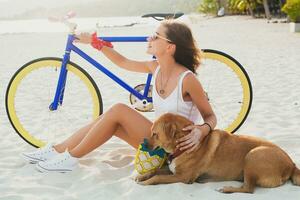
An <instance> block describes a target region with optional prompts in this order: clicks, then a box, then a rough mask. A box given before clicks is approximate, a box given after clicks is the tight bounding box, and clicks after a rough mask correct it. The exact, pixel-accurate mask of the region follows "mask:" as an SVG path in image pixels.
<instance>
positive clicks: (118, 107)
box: [109, 103, 130, 115]
mask: <svg viewBox="0 0 300 200" xmlns="http://www.w3.org/2000/svg"><path fill="white" fill-rule="evenodd" d="M128 109H130V107H129V106H128V105H126V104H124V103H116V104H114V105H113V106H112V107H111V108H110V109H109V111H111V112H113V113H115V114H117V115H120V114H121V113H123V112H126V111H128Z"/></svg>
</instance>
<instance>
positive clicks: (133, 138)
mask: <svg viewBox="0 0 300 200" xmlns="http://www.w3.org/2000/svg"><path fill="white" fill-rule="evenodd" d="M90 125H91V127H90V126H89V125H87V126H86V127H83V128H82V129H81V131H80V130H79V131H78V132H77V134H76V135H75V136H74V137H71V138H70V140H69V142H68V143H69V144H75V143H77V142H78V141H80V140H81V142H80V143H79V144H78V145H77V146H75V147H74V148H68V149H69V151H70V154H71V155H73V156H74V157H82V156H84V155H86V154H88V153H89V152H91V151H92V150H94V149H95V148H97V147H98V146H100V145H102V144H103V143H105V142H106V141H107V140H109V139H110V138H111V137H112V136H113V135H115V136H117V137H119V138H121V139H123V140H125V141H126V142H127V143H129V144H130V145H132V146H133V147H138V145H139V144H140V143H141V142H142V141H143V138H145V137H149V136H150V128H151V126H152V122H151V121H150V120H148V119H147V118H145V117H144V116H143V115H141V114H140V113H138V112H137V111H136V110H134V109H132V108H130V107H128V106H127V105H125V104H116V105H114V106H113V107H112V108H110V109H109V110H108V111H107V112H106V113H105V114H103V115H102V116H101V119H99V120H96V123H92V124H90ZM88 128H89V131H88V132H87V133H86V134H84V133H83V132H84V131H83V130H85V131H86V130H88ZM70 147H71V146H70Z"/></svg>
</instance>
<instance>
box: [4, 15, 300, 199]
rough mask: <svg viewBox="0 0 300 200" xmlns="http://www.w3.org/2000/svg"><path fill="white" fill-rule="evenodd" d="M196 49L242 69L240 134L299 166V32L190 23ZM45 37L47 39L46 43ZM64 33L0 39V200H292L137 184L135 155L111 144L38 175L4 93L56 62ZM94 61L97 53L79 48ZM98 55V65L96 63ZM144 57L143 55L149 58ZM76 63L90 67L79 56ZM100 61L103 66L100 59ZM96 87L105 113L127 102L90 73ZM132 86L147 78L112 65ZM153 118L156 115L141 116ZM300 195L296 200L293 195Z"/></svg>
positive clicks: (145, 30)
mask: <svg viewBox="0 0 300 200" xmlns="http://www.w3.org/2000/svg"><path fill="white" fill-rule="evenodd" d="M192 28H193V31H194V34H195V37H196V39H197V41H198V43H199V45H200V47H201V48H211V49H218V50H221V51H224V52H227V53H228V54H230V55H232V56H233V57H235V58H236V59H237V60H239V61H240V62H241V63H242V64H243V66H244V67H245V68H246V70H247V72H248V74H249V76H250V78H251V81H252V86H253V91H254V98H253V105H252V109H251V112H250V114H249V117H248V119H247V121H246V122H245V123H244V125H243V126H242V127H241V128H240V130H239V131H238V134H248V135H254V136H259V137H262V138H265V139H268V140H270V141H272V142H274V143H276V144H278V145H279V146H280V147H282V148H283V149H284V150H285V151H286V152H288V154H289V155H290V156H291V158H292V159H293V160H294V162H295V163H296V164H297V165H298V166H299V167H300V147H299V143H300V133H299V128H300V87H299V85H300V64H299V63H300V56H299V52H300V34H293V33H289V32H288V24H273V23H267V22H266V20H263V19H256V20H254V19H250V18H248V17H235V16H233V17H225V18H216V19H208V20H200V21H197V22H195V23H193V24H192ZM153 30H154V27H153V26H149V27H145V26H133V27H124V28H110V29H103V31H102V32H103V35H149V34H151V33H152V32H153ZM45 39H46V40H45ZM64 42H65V34H63V33H26V34H2V35H0V48H1V53H0V81H1V83H0V91H1V95H0V102H1V105H0V134H1V142H0V144H1V145H0V155H1V156H0V199H3V200H4V199H5V200H8V199H66V200H67V199H70V200H71V199H72V200H73V199H162V198H164V199H199V198H202V199H222V200H224V199H266V198H272V199H283V198H287V199H297V198H298V197H299V195H300V187H298V186H294V185H292V184H291V182H288V183H287V184H285V185H284V186H282V187H278V188H273V189H265V188H257V189H256V191H255V194H253V195H249V194H230V195H225V194H221V193H219V192H217V191H215V189H218V188H221V187H222V186H231V185H233V186H239V185H240V184H241V183H239V182H217V183H207V184H197V183H195V184H192V185H185V184H182V183H176V184H171V185H158V186H147V187H145V186H140V185H138V184H136V183H135V182H134V181H133V179H132V177H133V176H134V172H133V169H134V167H133V159H134V155H135V150H134V149H132V148H131V147H130V146H128V145H127V144H125V143H124V142H122V141H120V140H118V139H117V138H113V139H112V140H111V141H109V142H108V143H106V144H105V145H103V146H101V147H100V148H99V149H98V150H97V151H94V152H92V153H91V154H89V155H87V156H86V157H84V158H82V159H81V161H80V163H81V165H80V168H79V169H77V170H75V171H74V172H71V173H68V174H42V173H39V172H37V171H36V170H35V169H34V165H30V164H27V163H25V162H24V161H23V160H22V159H21V158H20V156H19V154H20V153H21V152H23V151H29V150H32V149H33V147H31V146H30V145H28V144H27V143H25V142H24V141H23V140H22V139H20V138H19V137H18V135H17V134H16V133H15V131H14V130H13V128H12V127H11V125H10V123H9V121H8V119H7V116H6V112H5V91H6V87H7V85H8V82H9V80H10V77H11V76H12V75H13V74H14V72H15V71H16V70H17V69H18V68H19V67H20V66H22V65H23V64H24V63H26V62H28V61H30V60H32V59H34V58H38V57H45V56H58V57H59V56H61V55H62V54H63V48H64V46H63V45H64ZM83 48H84V49H85V50H86V51H87V52H89V53H90V54H92V55H93V56H97V54H98V53H97V52H96V51H94V50H92V49H91V48H88V47H83ZM116 48H118V49H119V50H120V51H121V52H122V53H124V54H125V55H127V56H129V57H132V58H136V59H144V58H143V57H145V55H146V54H145V53H143V52H144V49H145V48H146V44H141V45H139V46H138V47H136V48H137V50H136V49H135V50H132V49H130V48H129V47H125V46H124V45H117V46H116ZM100 57H101V56H98V57H97V59H100ZM146 58H147V57H146ZM72 59H73V61H75V62H76V63H79V64H80V65H82V66H87V64H86V63H85V62H83V61H81V60H79V59H78V58H77V57H76V56H75V57H74V58H72ZM105 63H108V62H107V61H105ZM85 69H87V71H89V72H90V73H91V74H92V77H93V78H94V79H95V81H96V82H97V84H98V86H99V88H100V90H101V94H102V98H103V101H104V111H105V110H107V109H108V108H109V106H111V105H113V104H114V103H117V102H123V103H128V93H127V92H125V91H124V90H122V89H121V88H120V87H119V86H116V85H115V84H114V83H113V82H112V81H111V80H109V79H108V78H106V77H104V76H103V75H102V74H101V73H99V72H96V71H95V70H94V69H91V68H90V67H85ZM112 70H113V71H114V72H116V73H118V74H120V75H121V76H122V77H124V79H125V80H126V81H128V82H129V83H131V84H132V85H135V84H138V83H140V81H144V80H145V79H146V77H145V76H144V75H137V74H135V73H126V74H125V71H124V70H121V69H117V68H116V67H112ZM146 116H147V117H149V118H150V119H153V114H151V113H150V114H146ZM297 196H298V197H297Z"/></svg>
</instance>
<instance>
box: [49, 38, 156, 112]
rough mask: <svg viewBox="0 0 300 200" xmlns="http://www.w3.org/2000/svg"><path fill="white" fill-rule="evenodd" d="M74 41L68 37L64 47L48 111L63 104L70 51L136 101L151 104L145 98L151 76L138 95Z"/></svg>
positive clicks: (109, 39)
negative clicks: (130, 94) (136, 99)
mask: <svg viewBox="0 0 300 200" xmlns="http://www.w3.org/2000/svg"><path fill="white" fill-rule="evenodd" d="M100 38H101V39H103V40H105V41H109V42H146V41H147V37H140V36H139V37H100ZM74 39H75V36H74V35H73V34H69V35H68V40H67V45H66V49H65V54H64V57H63V61H62V66H61V70H60V75H59V79H58V84H57V88H56V92H55V96H54V100H53V102H52V103H51V105H50V107H49V108H50V110H56V109H57V107H58V105H62V103H63V97H64V88H65V84H66V80H67V73H68V70H67V67H66V66H67V64H68V62H69V61H70V54H71V52H72V51H74V52H75V53H77V54H78V55H79V56H80V57H82V58H83V59H84V60H86V61H88V62H89V63H91V64H92V65H93V66H94V67H96V68H97V69H99V70H100V71H102V72H103V73H104V74H106V75H107V76H109V77H110V78H111V79H112V80H114V81H115V82H117V83H118V84H119V85H120V86H121V87H123V88H124V89H126V90H127V91H128V92H130V93H132V94H133V95H134V96H136V97H137V98H138V99H140V100H146V101H147V102H152V98H151V97H147V95H148V92H149V88H150V83H151V79H152V74H148V77H147V81H146V86H145V90H144V94H140V93H139V92H138V91H136V90H135V89H134V88H132V87H131V86H129V85H128V84H127V83H125V82H124V81H123V80H121V79H120V78H119V77H117V76H116V75H115V74H113V73H112V72H110V71H109V70H108V69H106V68H105V67H104V66H103V65H101V64H100V63H98V62H97V61H96V60H94V59H93V58H91V57H90V56H89V55H87V54H86V53H84V52H83V51H82V50H80V49H79V48H78V47H76V46H75V45H74V44H73V41H74Z"/></svg>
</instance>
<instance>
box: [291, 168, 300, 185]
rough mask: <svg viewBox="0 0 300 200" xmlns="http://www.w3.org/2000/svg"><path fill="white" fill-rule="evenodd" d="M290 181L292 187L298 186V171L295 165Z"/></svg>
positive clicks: (299, 178)
mask: <svg viewBox="0 0 300 200" xmlns="http://www.w3.org/2000/svg"><path fill="white" fill-rule="evenodd" d="M291 179H292V182H293V184H294V185H299V186H300V170H299V169H298V168H297V167H296V165H295V168H294V171H293V173H292V176H291Z"/></svg>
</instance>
